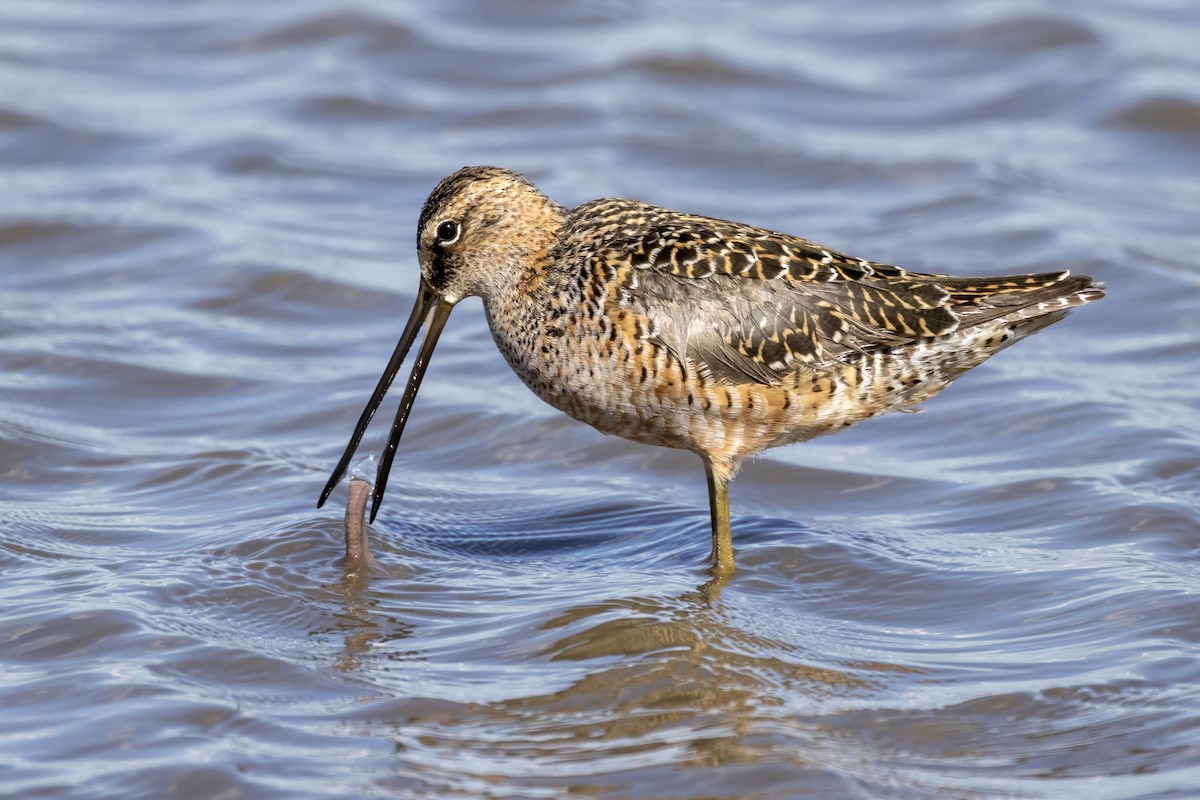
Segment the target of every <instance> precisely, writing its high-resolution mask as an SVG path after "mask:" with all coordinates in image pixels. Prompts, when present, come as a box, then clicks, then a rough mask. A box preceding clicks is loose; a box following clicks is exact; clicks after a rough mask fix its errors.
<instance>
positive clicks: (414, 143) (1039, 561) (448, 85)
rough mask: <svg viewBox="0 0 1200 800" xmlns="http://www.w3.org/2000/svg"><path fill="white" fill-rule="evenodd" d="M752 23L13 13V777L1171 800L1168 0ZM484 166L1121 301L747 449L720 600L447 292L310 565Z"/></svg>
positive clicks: (9, 107) (688, 482)
mask: <svg viewBox="0 0 1200 800" xmlns="http://www.w3.org/2000/svg"><path fill="white" fill-rule="evenodd" d="M755 8H756V10H755V13H754V14H749V13H748V12H746V11H744V10H742V11H734V10H730V9H727V8H726V7H725V4H721V3H690V4H658V5H655V6H654V7H653V9H647V8H645V7H644V6H642V5H641V4H633V3H620V2H610V3H607V4H559V3H549V2H524V3H516V2H508V3H501V4H494V3H482V2H468V1H467V0H464V1H463V2H453V3H444V4H441V5H439V6H438V10H436V11H435V10H434V9H433V7H432V6H428V7H420V6H418V5H416V4H412V5H394V4H387V3H382V2H357V3H353V4H345V3H335V2H332V0H312V1H311V2H300V3H269V4H268V3H262V4H244V3H234V2H231V1H230V0H215V1H214V2H208V3H188V4H181V3H176V4H164V3H155V2H151V1H150V0H121V1H120V2H104V3H101V2H67V1H63V2H58V1H56V0H45V1H44V2H37V1H35V2H26V3H19V4H5V5H3V6H0V169H2V173H0V174H2V175H3V178H4V181H3V183H4V186H5V191H3V192H0V475H2V476H3V478H4V480H3V483H2V484H0V513H3V517H4V519H5V520H6V523H5V524H4V526H3V528H2V533H0V570H2V573H3V575H4V580H3V582H2V583H0V665H2V668H0V708H2V709H3V713H2V714H0V794H3V795H6V796H12V797H22V798H24V797H131V798H132V797H154V798H164V797H189V798H191V797H222V798H235V797H254V798H259V797H281V798H283V797H286V798H299V797H329V796H353V797H360V796H372V797H389V796H396V797H514V798H516V797H520V798H536V797H548V798H549V797H554V798H556V797H562V796H564V795H566V794H568V793H569V794H572V795H575V796H582V797H612V798H651V797H655V798H657V797H664V798H665V797H679V798H684V797H689V798H690V797H704V798H709V797H712V798H715V797H739V798H782V797H798V796H818V797H822V798H835V797H836V798H841V797H879V798H893V797H911V798H917V797H922V798H923V797H937V798H970V797H1026V798H1027V797H1039V798H1040V797H1078V796H1084V795H1085V793H1086V796H1087V797H1089V798H1091V799H1092V800H1102V799H1103V798H1152V797H1153V798H1159V797H1161V798H1166V797H1191V796H1200V790H1197V789H1196V788H1195V787H1197V786H1200V661H1198V659H1197V656H1198V654H1200V592H1198V591H1197V588H1198V587H1200V512H1198V503H1200V466H1198V465H1200V457H1198V456H1200V415H1198V414H1197V401H1196V398H1197V397H1198V396H1200V377H1198V372H1197V370H1196V364H1197V361H1196V359H1197V356H1198V355H1200V344H1198V342H1197V334H1196V331H1197V323H1198V322H1200V258H1198V257H1197V253H1196V246H1195V245H1196V231H1197V219H1200V55H1198V54H1197V52H1198V51H1197V50H1196V48H1195V46H1194V38H1195V30H1196V26H1197V25H1198V24H1200V10H1198V9H1197V8H1196V6H1195V4H1192V3H1184V2H1165V1H1162V2H1150V3H1147V2H1137V3H1134V2H1132V1H1131V0H1127V2H1124V3H1116V2H1107V3H1106V2H1099V3H1091V4H1086V5H1085V4H1051V3H1038V2H1035V3H1026V4H1020V5H1013V4H1009V3H998V2H975V3H969V4H963V3H949V2H929V3H924V4H919V5H914V4H904V5H900V4H884V3H878V2H876V3H869V2H855V3H850V4H842V5H841V6H838V7H837V8H831V7H828V6H824V7H821V8H819V9H818V8H817V7H813V8H807V7H803V8H795V7H792V6H791V5H790V4H786V3H776V4H759V5H758V6H756V7H755ZM469 163H494V164H500V165H503V166H508V167H512V168H514V169H518V170H521V171H523V172H525V173H526V174H527V175H529V176H530V177H531V178H532V179H533V180H535V181H536V182H538V183H539V185H540V186H541V187H542V188H543V189H544V190H546V191H547V192H548V193H549V194H550V195H551V196H553V197H555V198H556V199H558V200H559V201H561V202H564V203H570V204H575V203H579V202H582V201H585V200H588V199H591V198H592V197H598V196H605V195H622V196H632V197H638V198H641V199H645V200H649V201H653V202H657V203H661V204H664V205H668V206H674V207H677V208H681V209H686V210H690V211H696V212H701V213H707V214H711V215H715V216H720V217H726V218H734V219H741V220H745V221H749V222H753V223H756V224H759V225H762V226H766V227H771V228H776V229H782V230H787V231H791V232H795V233H798V234H802V235H806V236H808V237H810V238H814V239H817V240H818V241H823V242H827V243H829V244H831V245H834V246H836V247H839V248H841V249H845V250H848V251H850V252H852V253H854V254H856V255H861V256H864V257H867V258H872V259H875V260H881V261H888V262H891V263H897V264H900V265H903V266H908V267H911V268H915V269H922V270H928V271H948V272H961V273H968V274H979V275H985V274H997V273H1005V272H1010V271H1041V270H1049V269H1057V268H1061V267H1067V268H1070V269H1072V270H1075V271H1078V272H1084V273H1087V274H1091V275H1093V276H1094V277H1096V278H1097V279H1100V280H1104V281H1106V282H1107V283H1108V285H1109V297H1108V298H1107V299H1106V300H1104V301H1103V302H1102V303H1099V304H1096V305H1092V306H1089V307H1087V308H1084V309H1081V310H1079V311H1078V312H1076V313H1075V314H1073V315H1072V316H1071V318H1069V319H1068V320H1066V321H1065V322H1063V323H1061V324H1059V325H1056V326H1054V327H1053V328H1051V329H1049V330H1047V331H1046V332H1044V333H1041V334H1039V335H1038V336H1037V337H1035V338H1033V339H1031V340H1029V341H1027V342H1023V343H1022V344H1020V345H1019V346H1017V347H1015V348H1013V349H1012V350H1009V351H1006V352H1004V353H1003V354H1001V355H1000V356H999V357H997V358H996V359H994V360H992V361H990V362H989V363H988V364H986V365H984V366H983V367H981V368H980V369H978V370H976V371H974V372H973V373H971V374H970V375H969V376H967V377H966V378H964V379H962V380H960V381H959V382H958V383H957V384H956V385H955V386H954V387H952V388H951V389H950V390H948V391H947V392H945V393H944V394H943V395H941V396H940V397H938V398H936V399H935V400H934V401H932V402H931V403H929V404H928V410H927V411H926V413H923V414H919V415H893V416H891V417H888V418H884V419H879V420H874V421H871V422H869V423H866V424H863V425H862V426H860V427H858V428H855V429H853V430H851V431H848V432H846V433H844V434H840V435H838V436H836V437H833V438H829V439H825V440H819V441H816V442H812V443H809V444H806V445H802V446H798V447H793V448H789V449H784V450H777V451H772V452H771V453H769V454H767V455H765V456H763V457H762V458H760V459H758V460H756V461H755V462H753V463H751V464H749V465H748V466H747V467H746V468H745V470H744V471H743V473H742V475H741V476H740V477H739V479H738V481H737V482H736V483H735V484H734V487H733V492H732V498H733V512H734V530H735V546H736V549H737V553H738V557H739V566H740V569H739V571H738V572H737V574H736V575H735V576H734V578H733V579H732V580H731V581H730V582H729V583H728V585H726V586H724V587H723V588H718V587H713V586H710V585H708V584H707V583H706V576H705V574H704V563H703V562H704V559H705V557H706V555H707V550H708V530H707V526H708V520H707V508H706V503H705V494H704V480H703V475H702V471H701V469H700V465H699V463H698V462H697V461H696V460H695V458H694V457H693V456H690V455H688V454H683V453H677V452H672V451H666V450H658V449H652V448H646V447H642V446H639V445H636V444H631V443H627V442H624V441H619V440H615V439H610V438H605V437H602V436H600V435H599V434H597V433H595V432H594V431H592V430H591V429H589V428H586V427H584V426H581V425H579V424H577V423H574V422H572V421H571V420H569V419H567V418H565V417H563V416H561V415H559V414H557V413H556V412H554V411H553V410H551V409H549V408H548V407H546V406H544V405H542V404H540V402H539V401H538V400H536V399H535V398H534V397H533V396H532V395H531V394H530V393H529V392H528V391H526V390H525V389H524V387H522V386H521V384H520V383H519V381H518V380H517V379H516V378H515V377H514V376H513V375H512V374H511V373H510V372H509V371H508V368H507V367H506V366H505V365H504V363H503V361H502V360H501V358H500V357H499V355H498V354H497V353H496V351H495V348H494V346H493V345H492V344H491V342H490V336H489V334H488V332H487V328H486V325H485V323H484V321H483V315H482V313H481V310H480V307H479V304H478V301H470V302H467V303H464V304H463V308H461V309H460V310H459V311H457V312H456V313H455V314H454V316H453V317H452V318H451V321H450V323H449V326H448V328H447V331H446V334H445V336H444V337H443V340H442V344H441V345H440V347H439V350H438V353H437V355H436V357H435V358H434V360H433V364H432V367H431V368H430V371H429V374H428V377H427V379H426V382H425V386H424V387H423V389H422V394H421V397H420V399H419V400H418V402H417V405H416V409H415V411H414V414H413V418H412V420H411V423H410V425H409V430H408V432H407V434H406V436H405V439H404V442H403V444H402V445H401V449H400V453H399V457H398V459H397V463H396V468H395V470H394V472H393V477H392V483H391V487H390V490H389V495H388V499H387V502H386V504H385V506H384V509H383V512H382V513H381V515H380V518H379V520H378V521H377V523H376V525H375V526H374V527H373V529H372V544H373V546H374V549H375V553H376V555H377V556H378V558H379V561H380V563H379V565H378V566H377V567H375V568H373V569H355V570H350V571H347V570H346V569H345V568H344V565H343V564H342V563H341V561H340V558H341V556H342V554H343V547H344V546H343V541H342V519H341V508H340V507H339V506H340V505H341V504H342V503H344V501H345V490H344V488H343V489H340V490H339V491H338V493H337V494H335V495H334V500H333V502H332V503H331V504H330V505H329V506H326V508H325V509H323V510H321V511H317V510H316V509H315V508H314V503H315V499H316V496H317V494H318V492H319V491H320V488H321V486H322V484H323V482H324V480H325V477H326V475H327V474H328V471H329V469H331V468H332V466H333V464H334V462H335V461H336V459H337V456H338V454H339V453H340V451H341V448H342V446H343V445H344V443H345V441H346V440H347V438H348V436H349V434H350V431H351V429H352V427H353V424H354V420H355V419H356V418H357V415H358V413H359V411H360V409H361V407H362V404H363V403H364V402H365V401H366V398H367V396H368V395H369V393H370V390H371V388H372V387H373V386H374V381H375V379H376V378H377V376H378V374H379V372H380V371H381V370H382V368H383V365H384V363H385V362H386V360H387V357H388V355H389V354H390V352H391V349H392V347H393V346H394V343H395V340H396V338H397V336H398V335H399V332H400V328H401V326H402V325H403V322H404V319H405V317H406V315H407V313H408V310H409V308H410V305H411V302H412V296H413V291H414V290H415V287H416V280H417V268H416V259H415V253H414V248H413V233H414V229H415V220H416V214H417V212H418V210H419V208H420V204H421V202H422V201H423V199H424V197H425V195H426V194H427V193H428V191H429V190H430V188H432V186H433V185H434V183H436V181H437V180H438V179H439V178H440V177H442V176H443V175H444V174H446V173H448V172H450V171H452V170H454V169H456V168H457V167H459V166H461V165H463V164H469ZM392 402H395V398H393V400H392ZM392 407H393V406H390V405H389V406H388V409H389V410H388V411H387V412H385V414H384V415H383V416H390V413H391V412H390V408H392ZM382 428H383V426H377V429H373V431H372V433H371V434H370V435H369V436H368V439H367V442H366V443H365V445H364V448H363V449H362V451H361V454H362V455H363V456H365V455H367V454H369V453H371V452H376V451H378V450H379V448H380V447H381V444H382V442H381V440H382V435H383V433H384V431H383V430H381V429H382Z"/></svg>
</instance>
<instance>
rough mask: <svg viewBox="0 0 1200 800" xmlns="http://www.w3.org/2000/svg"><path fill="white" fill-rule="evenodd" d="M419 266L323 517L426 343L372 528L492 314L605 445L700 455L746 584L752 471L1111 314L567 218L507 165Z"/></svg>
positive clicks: (650, 226)
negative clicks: (435, 387) (435, 399)
mask: <svg viewBox="0 0 1200 800" xmlns="http://www.w3.org/2000/svg"><path fill="white" fill-rule="evenodd" d="M417 253H418V256H419V260H420V266H421V280H420V286H419V287H418V289H417V300H416V305H415V306H414V307H413V310H412V314H411V316H410V317H409V319H408V324H407V325H406V326H405V328H404V333H403V334H402V335H401V337H400V342H399V344H398V345H397V346H396V349H395V352H394V353H393V354H392V357H391V360H390V361H389V362H388V365H387V368H386V369H385V370H384V373H383V376H382V377H381V378H380V379H379V383H378V385H377V386H376V387H375V391H374V393H373V394H372V395H371V399H370V400H369V401H368V402H367V405H366V408H365V409H363V412H362V416H361V417H359V420H358V424H357V425H356V426H355V429H354V433H353V435H352V436H351V438H350V443H349V444H348V445H347V447H346V451H345V453H344V454H343V455H342V458H341V460H340V461H339V462H338V464H337V466H336V467H335V468H334V470H333V474H332V475H331V476H330V478H329V482H328V483H327V484H326V485H325V489H324V491H323V492H322V493H321V497H320V500H319V502H318V503H317V506H318V507H320V506H322V505H323V504H324V503H325V501H326V500H327V499H328V497H329V494H330V492H332V491H333V488H334V487H335V486H336V485H337V483H338V482H339V481H340V480H341V479H342V477H343V476H344V475H345V473H346V468H347V467H348V466H349V463H350V459H351V458H352V456H353V454H354V452H355V450H356V449H357V447H358V444H359V442H360V441H361V439H362V436H363V433H364V432H365V430H366V428H367V425H368V424H369V423H370V421H371V418H372V416H374V414H375V411H376V409H377V408H378V407H379V405H380V403H381V401H382V400H383V397H384V394H385V393H386V392H387V390H388V388H389V387H390V386H391V384H392V381H393V379H394V378H395V377H396V374H397V373H398V372H399V370H400V367H401V366H402V364H403V362H404V359H405V357H406V355H407V354H408V351H409V349H410V347H411V346H412V344H413V342H414V340H415V339H416V337H417V334H418V333H419V332H420V330H421V328H422V327H423V326H426V325H427V327H428V331H427V333H426V335H425V340H424V342H423V343H422V345H421V348H420V350H419V351H418V354H417V357H416V361H415V363H414V365H413V368H412V373H411V374H410V376H409V378H408V384H407V386H406V387H405V389H404V396H403V398H402V399H401V400H400V406H399V409H398V411H397V413H396V418H395V422H394V423H393V424H392V429H391V433H390V435H389V437H388V441H387V446H386V448H385V449H384V452H383V455H382V457H381V459H380V461H379V466H378V471H377V475H376V479H375V486H374V490H373V495H372V499H371V521H372V522H373V521H374V519H375V515H376V513H378V510H379V504H380V502H381V501H382V499H383V494H384V491H385V490H386V488H387V480H388V472H389V470H390V469H391V465H392V460H393V458H394V457H395V454H396V446H397V445H398V444H399V441H400V436H401V434H402V433H403V431H404V426H405V423H406V422H407V420H408V416H409V412H410V411H411V410H412V405H413V400H414V399H415V398H416V395H417V389H418V388H419V387H420V385H421V379H422V377H423V376H424V374H425V368H426V367H427V366H428V364H429V359H430V356H431V355H432V353H433V349H434V346H435V345H436V344H437V340H438V336H439V335H440V333H441V331H442V327H443V326H444V325H445V322H446V319H447V318H448V317H449V315H450V312H451V310H452V309H453V308H454V306H455V304H457V303H458V302H459V301H460V300H462V299H463V298H465V297H471V296H479V297H481V298H482V299H483V307H484V311H485V313H486V315H487V320H488V325H489V326H490V328H491V331H492V336H493V338H494V339H495V341H496V345H497V346H498V347H499V349H500V352H501V353H502V354H503V356H504V358H505V360H506V361H508V363H509V365H510V366H511V367H512V369H513V371H514V372H516V374H517V375H518V376H519V377H520V378H521V380H522V381H524V382H525V385H526V386H528V387H529V388H530V389H532V390H533V392H534V394H536V395H537V396H538V397H540V398H541V399H542V400H545V401H546V402H547V403H549V404H550V405H552V406H554V407H555V408H557V409H559V410H560V411H563V412H565V413H567V414H569V415H570V416H572V417H574V418H575V419H577V420H579V421H581V422H586V423H587V424H589V425H591V426H592V427H594V428H596V429H597V430H599V431H601V432H603V433H606V434H614V435H617V436H623V437H625V438H626V439H632V440H634V441H637V442H644V443H646V444H655V445H662V446H666V447H676V448H682V449H684V450H690V451H692V452H693V453H696V454H697V455H698V456H700V458H701V460H702V461H703V462H704V472H705V475H706V477H707V480H708V498H709V513H710V516H711V520H712V553H711V560H712V569H711V571H712V572H713V574H714V575H726V574H728V573H730V572H732V570H733V566H734V558H733V544H732V535H731V532H730V524H729V482H730V480H731V478H732V477H733V476H734V474H735V473H736V472H737V470H738V467H739V465H740V464H741V463H742V461H743V460H744V459H745V458H746V457H747V456H751V455H753V454H755V453H758V452H760V451H762V450H764V449H766V448H768V447H778V446H780V445H785V444H791V443H793V442H800V441H804V440H806V439H811V438H813V437H815V436H821V435H824V434H827V433H833V432H835V431H839V430H842V429H844V428H846V427H848V426H850V425H853V424H854V423H856V422H859V421H861V420H864V419H867V418H869V417H874V416H876V415H878V414H881V413H883V412H885V411H905V410H913V409H914V408H915V406H916V405H917V404H918V403H921V402H923V401H925V400H928V399H929V398H931V397H933V396H934V395H935V394H937V393H938V392H940V391H941V390H942V389H944V388H946V386H948V385H949V384H950V382H951V381H952V380H954V379H955V378H956V377H958V376H959V375H961V374H962V373H964V372H966V371H967V370H969V369H971V368H972V367H975V366H978V365H979V364H981V363H983V362H984V361H985V360H987V359H988V358H989V357H991V356H992V355H994V354H995V353H997V352H999V351H1000V350H1002V349H1004V348H1005V347H1008V346H1009V345H1011V344H1013V343H1014V342H1017V341H1019V340H1020V339H1023V338H1025V337H1026V336H1029V335H1031V334H1033V333H1036V332H1037V331H1039V330H1041V329H1042V328H1045V327H1046V326H1047V325H1050V324H1052V323H1054V322H1057V321H1058V320H1060V319H1062V318H1063V317H1064V316H1066V314H1067V312H1068V310H1069V309H1071V308H1073V307H1075V306H1079V305H1083V304H1084V303H1088V302H1091V301H1093V300H1097V299H1099V298H1101V297H1103V296H1104V287H1103V285H1102V284H1098V283H1095V282H1093V281H1092V279H1091V278H1088V277H1086V276H1074V277H1072V276H1070V275H1069V273H1067V272H1065V271H1062V272H1045V273H1039V274H1029V275H1009V276H1003V277H990V278H977V277H956V276H950V275H931V274H922V273H917V272H909V271H906V270H903V269H900V268H898V267H893V266H888V265H886V264H879V263H876V262H873V261H866V260H864V259H861V258H855V257H852V256H849V255H846V254H845V253H842V252H839V251H837V250H834V249H833V248H830V247H826V246H823V245H820V244H817V243H815V242H811V241H808V240H806V239H801V238H799V237H796V236H791V235H788V234H785V233H777V232H775V231H770V230H764V229H761V228H756V227H752V226H750V225H744V224H741V223H737V222H729V221H725V220H720V219H712V218H709V217H704V216H697V215H693V214H682V213H678V212H675V211H671V210H669V209H666V208H660V207H657V206H653V205H649V204H647V203H643V202H639V201H636V200H622V199H611V198H606V199H600V200H592V201H591V202H588V203H584V204H583V205H581V206H578V207H577V208H566V207H563V206H561V205H559V204H558V203H555V202H554V201H553V200H551V199H550V198H549V197H547V196H546V195H545V194H543V193H542V192H541V191H539V190H538V188H537V187H536V186H534V185H533V184H532V183H530V182H529V181H528V180H526V179H525V178H524V177H522V176H521V175H519V174H517V173H516V172H513V171H511V170H507V169H501V168H499V167H490V166H481V167H465V168H463V169H461V170H459V171H458V172H455V173H454V174H452V175H450V176H448V177H446V178H445V179H443V180H442V181H441V183H439V184H438V185H437V187H436V188H435V189H434V190H433V192H432V193H431V194H430V195H429V199H428V200H426V201H425V205H424V207H423V208H422V209H421V215H420V219H419V221H418V224H417Z"/></svg>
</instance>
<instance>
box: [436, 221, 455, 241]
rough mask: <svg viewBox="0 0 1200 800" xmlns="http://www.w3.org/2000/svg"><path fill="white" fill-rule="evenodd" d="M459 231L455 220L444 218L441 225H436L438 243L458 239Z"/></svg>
mask: <svg viewBox="0 0 1200 800" xmlns="http://www.w3.org/2000/svg"><path fill="white" fill-rule="evenodd" d="M460 232H461V230H460V229H459V227H458V223H457V222H455V221H454V220H452V219H448V220H446V221H445V222H443V223H442V224H441V225H438V226H437V240H438V244H454V243H455V242H456V241H458V234H459V233H460Z"/></svg>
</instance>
